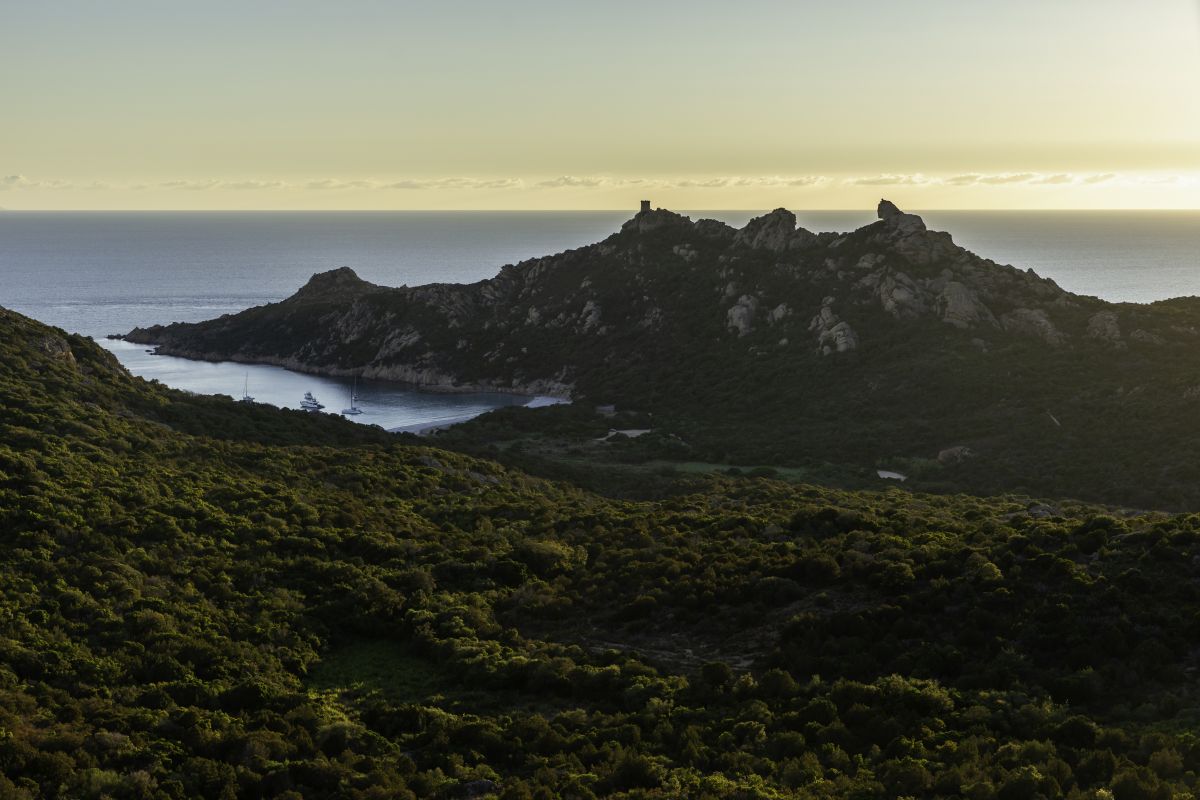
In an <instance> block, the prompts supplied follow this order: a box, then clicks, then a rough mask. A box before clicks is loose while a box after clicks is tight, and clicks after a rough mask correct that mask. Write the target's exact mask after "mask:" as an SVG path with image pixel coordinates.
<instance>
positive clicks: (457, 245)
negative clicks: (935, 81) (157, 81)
mask: <svg viewBox="0 0 1200 800" xmlns="http://www.w3.org/2000/svg"><path fill="white" fill-rule="evenodd" d="M687 213H689V214H690V215H691V216H693V218H695V217H697V216H711V217H715V218H717V219H721V220H724V221H726V222H728V223H730V224H732V225H742V224H744V223H745V222H746V220H748V219H749V218H750V217H752V216H754V213H753V212H746V211H707V212H687ZM922 215H923V216H924V218H925V221H926V223H927V224H928V225H929V227H931V228H934V229H937V230H947V231H950V232H951V233H952V234H953V235H954V239H955V241H956V242H958V243H959V244H961V245H963V246H964V247H967V248H968V249H970V250H973V251H975V252H976V253H978V254H979V255H981V256H985V257H987V258H991V259H994V260H996V261H999V262H1001V263H1010V264H1013V265H1014V266H1018V267H1022V268H1025V267H1032V268H1033V269H1034V270H1035V271H1036V272H1038V273H1039V274H1041V275H1044V276H1047V277H1050V278H1053V279H1054V280H1055V281H1057V282H1058V283H1059V285H1060V286H1062V287H1063V288H1064V289H1067V290H1069V291H1072V292H1077V293H1082V294H1091V295H1096V296H1099V297H1102V298H1104V299H1106V300H1113V301H1130V302H1139V303H1145V302H1153V301H1155V300H1161V299H1164V298H1167V297H1176V296H1179V295H1193V294H1200V212H1191V211H1187V212H1140V211H1135V212H1128V211H1098V212H1064V211H1038V212H1017V211H998V212H977V211H928V212H922ZM630 216H631V213H626V212H599V211H598V212H230V213H195V212H150V213H143V212H111V213H106V212H82V213H67V212H56V213H43V212H17V211H7V212H3V213H0V305H3V306H6V307H8V308H11V309H14V310H16V311H19V312H21V313H23V314H27V315H29V316H31V317H34V318H35V319H38V320H41V321H43V322H47V323H50V324H52V325H57V326H60V327H62V328H65V329H66V330H68V331H72V332H76V333H82V334H85V335H88V336H92V337H94V338H96V339H97V341H99V342H100V343H101V344H103V345H104V346H106V347H108V348H109V349H110V350H112V351H113V352H114V353H115V354H116V356H117V357H118V358H119V359H121V361H122V363H124V364H125V365H126V366H127V367H128V368H129V369H130V370H131V371H132V372H133V373H134V374H137V375H141V376H143V377H146V378H157V379H159V380H161V381H162V382H164V383H166V384H168V385H171V386H175V387H178V388H182V389H187V390H190V391H197V392H206V393H221V394H229V395H233V396H241V393H242V387H243V385H245V383H246V382H247V381H248V382H249V388H250V394H252V395H254V396H255V397H256V398H258V399H259V400H260V401H263V402H269V403H272V404H275V405H279V406H289V407H297V406H298V404H299V400H300V397H301V396H302V395H303V393H304V392H305V391H313V392H314V393H315V394H317V396H318V397H319V398H320V399H321V400H322V402H324V403H325V404H326V406H327V407H328V408H327V410H328V411H333V412H337V411H340V410H341V408H343V407H344V406H345V405H346V404H347V401H348V396H349V387H348V386H347V385H346V384H345V383H344V382H343V381H338V380H332V379H326V378H318V377H314V376H309V375H299V374H296V373H291V372H288V371H286V370H282V369H278V368H274V367H246V366H243V365H238V364H206V363H197V362H192V361H187V360H183V359H176V358H167V357H162V356H150V355H148V354H146V352H145V349H144V348H141V347H135V346H133V345H129V344H126V343H122V342H109V341H107V340H105V339H104V338H103V337H104V336H105V335H107V334H111V333H124V332H126V331H128V330H129V329H130V328H133V327H135V326H138V325H149V324H154V323H167V322H177V321H188V322H192V321H198V320H203V319H209V318H211V317H215V316H218V315H220V314H227V313H231V312H236V311H240V310H242V309H244V308H248V307H250V306H255V305H261V304H263V303H269V302H273V301H276V300H281V299H283V298H284V297H287V296H288V295H290V294H292V293H293V292H294V291H295V290H296V289H298V288H299V287H300V286H301V285H303V283H304V282H305V281H306V280H308V278H309V277H310V276H311V275H312V274H313V273H315V272H321V271H324V270H327V269H332V268H334V267H339V266H350V267H353V268H354V270H355V271H356V272H358V274H359V275H360V276H361V277H362V278H364V279H366V280H368V281H372V282H374V283H380V284H385V285H390V286H399V285H402V284H408V285H410V286H411V285H417V284H421V283H429V282H435V281H436V282H456V283H457V282H473V281H477V280H481V279H483V278H488V277H491V276H492V275H494V274H495V273H496V272H497V270H498V269H499V268H500V267H501V266H503V265H504V264H508V263H515V262H517V261H520V260H522V259H525V258H530V257H533V256H540V255H547V254H550V253H556V252H559V251H562V250H565V249H567V248H571V247H578V246H580V245H584V244H589V243H591V242H596V241H599V240H600V239H603V238H604V237H605V236H607V235H608V234H610V233H612V232H613V231H615V230H617V229H618V228H619V227H620V225H621V223H622V222H624V221H625V220H626V219H628V218H629V217H630ZM797 216H798V218H799V222H800V224H801V225H803V226H804V227H806V228H809V229H810V230H818V231H822V230H850V229H853V228H856V227H858V226H860V225H864V224H867V223H868V222H871V221H872V219H873V218H874V215H873V214H871V213H869V212H861V213H860V212H839V211H821V212H797ZM359 394H360V395H361V396H362V402H361V403H360V405H361V406H362V408H363V409H364V411H365V412H366V413H364V414H363V415H362V416H360V417H358V419H359V420H360V421H362V422H367V423H374V424H380V425H383V426H385V427H401V426H421V425H426V424H437V423H439V422H446V421H450V420H453V419H459V418H462V417H466V416H470V415H473V414H477V413H481V412H482V411H485V410H488V409H490V408H495V407H498V406H501V405H509V404H513V403H524V402H526V399H524V398H515V397H511V396H505V395H496V394H477V395H441V394H433V393H425V392H415V391H411V390H407V389H404V388H402V387H397V386H395V385H392V384H385V383H370V384H364V385H363V386H361V387H360V392H359Z"/></svg>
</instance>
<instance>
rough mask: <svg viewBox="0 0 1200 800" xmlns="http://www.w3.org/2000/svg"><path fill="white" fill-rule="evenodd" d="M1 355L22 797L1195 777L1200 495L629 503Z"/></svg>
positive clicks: (941, 790)
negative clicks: (1113, 500)
mask: <svg viewBox="0 0 1200 800" xmlns="http://www.w3.org/2000/svg"><path fill="white" fill-rule="evenodd" d="M0 356H2V357H0V542H2V543H3V547H0V564H2V567H0V568H2V571H3V575H4V576H5V580H4V581H3V582H0V776H2V777H0V797H13V798H28V797H48V798H102V797H115V798H160V797H161V798H190V797H214V798H222V797H224V798H232V797H278V798H297V797H347V798H354V797H363V798H371V797H380V798H382V797H388V798H395V797H401V798H403V797H443V798H468V797H501V798H529V797H578V798H589V797H598V796H617V797H621V796H625V797H662V798H667V797H672V798H674V797H693V798H706V797H708V798H717V797H738V798H782V797H798V798H833V797H839V798H840V797H894V796H912V797H951V796H954V797H959V796H966V797H972V798H999V799H1000V800H1015V799H1016V798H1032V797H1048V798H1052V797H1072V798H1083V797H1100V796H1107V795H1101V794H1097V791H1099V790H1101V789H1105V790H1108V791H1111V793H1112V796H1114V797H1115V798H1117V800H1128V799H1130V798H1164V800H1165V799H1166V798H1170V797H1172V796H1193V795H1194V794H1195V792H1196V791H1197V790H1198V788H1200V784H1198V782H1197V780H1198V779H1197V774H1198V773H1200V740H1197V738H1196V736H1195V734H1194V731H1195V729H1196V726H1197V724H1200V695H1198V694H1197V690H1196V686H1195V681H1194V675H1195V670H1196V669H1197V667H1198V666H1200V665H1198V664H1197V662H1196V651H1195V647H1194V643H1195V641H1196V636H1197V633H1198V632H1197V630H1196V620H1197V619H1200V615H1198V613H1197V612H1200V591H1198V589H1197V585H1196V582H1195V579H1194V572H1195V564H1196V563H1197V561H1198V560H1200V529H1198V527H1197V523H1198V522H1200V520H1197V519H1196V518H1194V517H1171V516H1166V515H1162V514H1143V515H1136V516H1123V517H1122V516H1117V517H1114V516H1112V515H1109V514H1105V513H1104V512H1103V511H1102V510H1100V509H1095V508H1089V507H1087V506H1081V505H1058V506H1052V505H1045V504H1033V503H1029V502H1028V501H1022V500H1018V499H1014V498H998V499H992V500H985V499H978V498H971V497H964V496H949V497H937V496H924V495H913V494H909V493H905V492H896V491H893V492H888V493H882V494H880V493H872V492H863V493H849V492H838V491H832V490H828V489H821V488H816V487H811V486H800V487H793V486H788V485H786V484H783V483H779V482H773V481H729V480H721V481H713V482H711V483H710V484H709V485H708V487H707V488H706V489H705V490H704V491H703V492H700V493H696V494H692V495H688V496H683V497H678V498H675V499H672V500H668V501H664V502H661V503H633V502H618V501H614V500H609V499H604V498H600V497H596V496H593V495H589V494H587V493H584V492H581V491H579V490H576V489H571V488H567V487H564V486H561V485H556V484H552V483H547V482H544V481H540V480H537V479H533V478H529V477H528V476H525V475H522V474H520V473H517V472H513V471H509V470H506V469H504V468H501V467H499V466H497V465H495V464H493V463H489V462H486V461H480V460H475V459H471V458H467V457H464V456H462V455H456V454H452V453H448V452H445V451H439V450H434V449H430V448H426V447H414V446H410V445H408V444H405V443H404V441H407V440H397V439H396V438H394V437H384V436H382V435H379V434H375V433H372V432H370V431H369V430H368V429H365V428H362V427H361V426H353V425H352V424H350V423H345V422H343V421H340V420H336V419H332V418H316V417H309V416H305V415H303V414H300V413H298V412H282V411H275V410H271V409H254V408H246V407H244V406H242V405H240V404H237V403H233V402H232V401H227V400H219V399H215V398H209V399H200V398H192V397H189V396H186V395H184V394H182V393H178V392H173V391H169V390H166V389H164V388H163V387H161V386H157V385H154V384H147V383H145V382H142V381H140V380H136V379H133V378H130V377H129V376H128V375H127V374H125V373H124V372H123V371H122V370H121V369H120V368H119V366H117V365H116V363H115V362H114V361H113V360H112V358H111V357H110V356H108V355H107V354H105V353H104V352H103V351H101V350H100V349H99V348H97V347H96V346H95V345H94V344H93V343H91V342H89V341H87V340H84V339H81V338H79V337H72V336H67V335H65V334H63V333H62V332H61V331H56V330H53V329H49V328H46V327H44V326H41V325H39V324H37V323H34V322H32V321H30V320H28V319H24V318H21V317H19V316H17V315H15V314H11V313H9V312H0ZM218 435H219V436H220V438H217V436H218ZM306 439H311V440H312V441H314V442H324V443H323V444H312V445H308V444H301V442H303V441H305V440H306ZM339 442H341V443H339Z"/></svg>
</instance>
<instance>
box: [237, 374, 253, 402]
mask: <svg viewBox="0 0 1200 800" xmlns="http://www.w3.org/2000/svg"><path fill="white" fill-rule="evenodd" d="M238 402H239V403H253V402H254V398H253V397H251V396H250V373H249V372H247V373H246V382H245V383H244V384H242V399H241V400H239V401H238Z"/></svg>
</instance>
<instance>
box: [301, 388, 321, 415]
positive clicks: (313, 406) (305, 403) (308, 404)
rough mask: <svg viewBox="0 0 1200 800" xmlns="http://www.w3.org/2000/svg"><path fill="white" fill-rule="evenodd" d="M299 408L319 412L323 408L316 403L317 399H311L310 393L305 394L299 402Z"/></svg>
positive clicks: (311, 394)
mask: <svg viewBox="0 0 1200 800" xmlns="http://www.w3.org/2000/svg"><path fill="white" fill-rule="evenodd" d="M300 407H301V408H303V409H304V410H305V411H320V410H321V409H322V408H324V407H325V406H323V405H322V404H321V403H318V402H317V398H315V397H313V393H312V392H305V393H304V399H303V400H301V401H300Z"/></svg>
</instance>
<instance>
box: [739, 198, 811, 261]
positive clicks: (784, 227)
mask: <svg viewBox="0 0 1200 800" xmlns="http://www.w3.org/2000/svg"><path fill="white" fill-rule="evenodd" d="M795 233H796V215H795V214H793V213H792V212H790V211H788V210H787V209H786V208H777V209H775V210H774V211H772V212H771V213H770V214H764V215H763V216H761V217H755V218H754V219H752V220H750V221H749V222H747V223H746V226H745V227H744V228H742V229H741V230H740V231H738V232H737V234H735V235H734V237H733V241H734V242H736V243H737V244H740V245H742V246H744V247H755V248H764V249H766V250H774V251H776V252H781V251H783V250H786V249H787V248H788V245H789V244H790V242H791V240H792V237H793V236H794V235H795Z"/></svg>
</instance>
